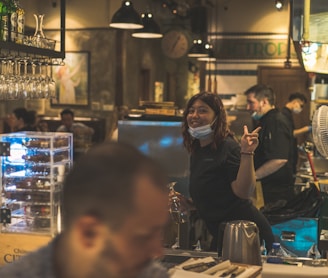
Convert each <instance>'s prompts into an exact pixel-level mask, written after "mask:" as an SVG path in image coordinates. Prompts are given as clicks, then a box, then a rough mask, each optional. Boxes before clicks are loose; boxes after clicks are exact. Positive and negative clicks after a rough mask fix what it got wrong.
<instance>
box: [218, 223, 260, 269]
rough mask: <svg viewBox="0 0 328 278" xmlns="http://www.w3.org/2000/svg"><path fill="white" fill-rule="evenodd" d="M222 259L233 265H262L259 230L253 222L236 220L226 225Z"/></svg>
mask: <svg viewBox="0 0 328 278" xmlns="http://www.w3.org/2000/svg"><path fill="white" fill-rule="evenodd" d="M222 258H223V259H224V260H228V259H229V260H230V261H231V262H234V263H243V264H251V265H262V260H261V251H260V237H259V229H258V227H257V226H256V224H255V223H254V222H251V221H246V220H236V221H231V222H228V223H227V224H226V226H225V229H224V235H223V244H222Z"/></svg>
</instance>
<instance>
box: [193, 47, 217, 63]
mask: <svg viewBox="0 0 328 278" xmlns="http://www.w3.org/2000/svg"><path fill="white" fill-rule="evenodd" d="M197 60H198V61H204V62H215V61H216V58H215V56H214V51H213V46H212V45H210V48H209V49H208V56H202V57H198V58H197Z"/></svg>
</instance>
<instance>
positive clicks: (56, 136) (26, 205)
mask: <svg viewBox="0 0 328 278" xmlns="http://www.w3.org/2000/svg"><path fill="white" fill-rule="evenodd" d="M72 140H73V137H72V134H71V133H55V132H42V133H41V132H19V133H10V134H0V142H1V144H3V145H7V149H8V150H9V153H2V156H1V169H0V174H1V183H0V190H1V207H2V208H5V209H7V211H8V209H9V210H10V214H11V221H3V219H2V221H1V222H2V224H1V226H2V227H1V232H2V233H7V232H13V233H15V232H19V233H32V234H48V235H52V236H54V235H56V234H57V233H59V232H60V231H61V192H62V182H63V179H64V176H65V175H66V173H67V172H68V170H69V169H70V168H71V167H72V164H73V152H72V149H73V146H72V142H73V141H72ZM2 214H3V213H2ZM6 222H10V223H6Z"/></svg>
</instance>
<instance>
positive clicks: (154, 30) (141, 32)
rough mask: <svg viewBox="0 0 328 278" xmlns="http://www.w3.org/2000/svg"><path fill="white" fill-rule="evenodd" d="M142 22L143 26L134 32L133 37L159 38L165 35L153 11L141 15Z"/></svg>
mask: <svg viewBox="0 0 328 278" xmlns="http://www.w3.org/2000/svg"><path fill="white" fill-rule="evenodd" d="M141 23H142V25H143V28H142V29H138V30H136V31H135V32H134V33H132V37H135V38H141V39H158V38H162V37H163V34H162V33H161V31H160V28H159V25H158V24H157V23H156V21H155V20H154V18H153V14H152V13H149V12H148V13H143V14H142V15H141Z"/></svg>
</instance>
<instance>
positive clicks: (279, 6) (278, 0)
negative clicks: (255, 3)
mask: <svg viewBox="0 0 328 278" xmlns="http://www.w3.org/2000/svg"><path fill="white" fill-rule="evenodd" d="M275 6H276V9H277V10H278V11H281V10H282V9H283V7H284V2H283V0H276V2H275Z"/></svg>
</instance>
